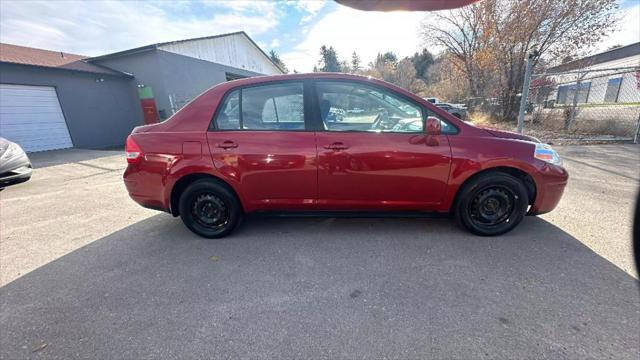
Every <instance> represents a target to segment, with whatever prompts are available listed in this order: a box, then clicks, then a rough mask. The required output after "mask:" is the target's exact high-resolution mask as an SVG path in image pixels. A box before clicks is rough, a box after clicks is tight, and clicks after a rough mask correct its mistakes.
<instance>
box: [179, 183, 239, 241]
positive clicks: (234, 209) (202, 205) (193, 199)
mask: <svg viewBox="0 0 640 360" xmlns="http://www.w3.org/2000/svg"><path fill="white" fill-rule="evenodd" d="M179 210H180V218H181V219H182V222H184V224H185V225H186V226H187V228H189V230H191V231H193V232H194V233H195V234H197V235H199V236H202V237H205V238H209V239H217V238H221V237H224V236H227V235H229V234H230V233H231V232H232V231H233V230H234V229H235V228H236V227H237V226H238V224H239V223H240V221H241V219H242V208H241V206H240V201H238V198H237V197H236V195H235V194H234V193H233V192H232V191H231V190H229V189H228V188H227V187H226V186H224V185H222V184H220V183H218V182H216V181H212V180H209V179H201V180H197V181H194V182H193V183H191V184H190V185H188V186H187V187H186V189H185V190H184V191H183V192H182V194H181V195H180V202H179Z"/></svg>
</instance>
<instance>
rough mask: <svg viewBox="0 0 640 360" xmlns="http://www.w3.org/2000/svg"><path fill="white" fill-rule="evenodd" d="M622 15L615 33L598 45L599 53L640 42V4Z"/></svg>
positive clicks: (622, 12)
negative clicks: (612, 47) (617, 46)
mask: <svg viewBox="0 0 640 360" xmlns="http://www.w3.org/2000/svg"><path fill="white" fill-rule="evenodd" d="M620 15H621V16H620V20H619V21H618V24H617V26H616V29H615V31H613V33H611V35H609V36H607V37H606V38H605V39H604V40H603V41H602V42H601V43H599V44H598V45H597V47H596V49H597V52H602V51H605V50H607V49H608V48H610V47H611V46H614V45H623V46H624V45H629V44H633V43H636V42H639V41H640V4H637V3H636V5H634V6H630V7H628V8H626V9H623V10H621V11H620Z"/></svg>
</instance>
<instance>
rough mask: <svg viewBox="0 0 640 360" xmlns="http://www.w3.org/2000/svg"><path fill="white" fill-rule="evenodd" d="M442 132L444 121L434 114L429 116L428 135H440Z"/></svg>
mask: <svg viewBox="0 0 640 360" xmlns="http://www.w3.org/2000/svg"><path fill="white" fill-rule="evenodd" d="M441 132H442V123H441V122H440V119H438V118H437V117H434V116H429V117H428V118H427V135H432V136H434V135H440V134H441Z"/></svg>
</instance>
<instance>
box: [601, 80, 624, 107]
mask: <svg viewBox="0 0 640 360" xmlns="http://www.w3.org/2000/svg"><path fill="white" fill-rule="evenodd" d="M621 85H622V78H621V77H619V78H615V79H609V82H608V83H607V92H606V93H605V94H604V102H618V95H619V94H620V86H621Z"/></svg>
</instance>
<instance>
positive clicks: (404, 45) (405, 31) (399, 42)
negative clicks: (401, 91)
mask: <svg viewBox="0 0 640 360" xmlns="http://www.w3.org/2000/svg"><path fill="white" fill-rule="evenodd" d="M423 16H424V13H421V12H389V13H383V12H365V11H359V10H354V9H351V8H348V7H344V6H340V7H337V8H336V10H334V11H333V12H331V13H329V14H327V15H325V16H324V17H323V18H322V19H320V20H319V21H317V22H316V23H315V24H313V25H312V26H311V27H310V29H309V31H308V33H306V39H305V40H304V41H303V42H302V43H300V44H299V45H297V46H296V47H294V48H293V50H291V51H289V52H287V53H284V54H282V59H283V61H284V62H285V63H286V64H287V66H288V67H289V68H290V69H296V70H298V71H311V70H312V69H313V66H314V65H316V63H317V61H318V59H319V57H320V56H319V51H320V50H319V49H320V46H322V45H327V46H333V47H334V49H336V52H337V53H338V57H339V59H340V60H349V59H351V53H353V52H354V51H355V52H357V53H358V55H360V58H361V59H362V62H363V63H364V64H367V63H368V62H370V61H373V59H374V58H375V56H376V55H377V53H378V52H385V51H393V52H395V53H396V54H397V55H398V56H399V57H404V56H409V55H413V53H415V52H416V51H418V50H419V49H420V48H421V45H422V40H421V38H420V36H419V28H420V23H421V20H422V17H423ZM302 32H303V34H304V29H303V31H302Z"/></svg>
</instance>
